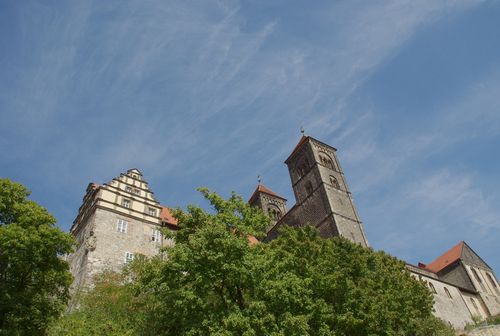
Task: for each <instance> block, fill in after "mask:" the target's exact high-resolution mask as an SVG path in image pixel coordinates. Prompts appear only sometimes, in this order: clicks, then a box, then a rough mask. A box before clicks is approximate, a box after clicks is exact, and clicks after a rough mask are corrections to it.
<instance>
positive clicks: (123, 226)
mask: <svg viewBox="0 0 500 336" xmlns="http://www.w3.org/2000/svg"><path fill="white" fill-rule="evenodd" d="M127 226H128V222H127V221H126V220H123V219H119V220H118V221H117V222H116V231H118V232H120V233H127Z"/></svg>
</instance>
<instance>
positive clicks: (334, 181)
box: [330, 175, 340, 189]
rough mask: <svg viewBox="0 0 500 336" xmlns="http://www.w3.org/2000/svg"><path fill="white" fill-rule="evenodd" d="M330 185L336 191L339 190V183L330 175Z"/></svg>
mask: <svg viewBox="0 0 500 336" xmlns="http://www.w3.org/2000/svg"><path fill="white" fill-rule="evenodd" d="M330 184H331V185H332V186H333V187H334V188H336V189H340V185H339V181H337V179H336V178H335V176H332V175H330Z"/></svg>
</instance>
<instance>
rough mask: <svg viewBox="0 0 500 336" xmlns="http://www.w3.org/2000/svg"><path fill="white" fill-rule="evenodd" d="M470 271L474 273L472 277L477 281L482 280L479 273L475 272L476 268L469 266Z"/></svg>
mask: <svg viewBox="0 0 500 336" xmlns="http://www.w3.org/2000/svg"><path fill="white" fill-rule="evenodd" d="M471 270H472V273H473V274H474V277H475V278H476V280H477V282H479V283H481V282H483V281H482V280H481V278H480V277H479V274H477V272H476V270H475V269H473V268H472V267H471Z"/></svg>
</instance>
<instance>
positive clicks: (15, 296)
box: [0, 179, 74, 335]
mask: <svg viewBox="0 0 500 336" xmlns="http://www.w3.org/2000/svg"><path fill="white" fill-rule="evenodd" d="M29 194H30V192H29V190H27V189H26V188H25V187H24V186H22V185H21V184H18V183H14V182H12V181H10V180H8V179H0V335H42V334H44V333H45V330H46V327H47V325H48V323H49V322H50V321H51V320H52V319H54V318H55V317H57V316H59V314H60V313H61V312H62V310H63V309H64V307H65V304H66V302H67V299H68V288H69V285H70V284H71V280H72V278H71V274H70V273H69V271H68V264H67V262H66V261H64V260H63V259H62V258H61V256H62V255H64V254H66V253H69V252H71V250H72V246H73V243H74V242H73V238H72V237H71V235H69V234H67V233H64V232H62V231H61V230H60V229H59V228H57V227H55V222H56V220H55V218H54V217H53V216H52V215H50V214H49V213H48V212H47V210H46V209H45V208H43V207H41V206H40V205H38V204H36V203H35V202H33V201H30V200H28V199H27V197H28V196H29Z"/></svg>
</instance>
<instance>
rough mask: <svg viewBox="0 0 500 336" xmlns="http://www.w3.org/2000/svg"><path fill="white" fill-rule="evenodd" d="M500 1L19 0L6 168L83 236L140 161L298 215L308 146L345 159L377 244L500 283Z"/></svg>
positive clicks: (159, 188)
mask: <svg viewBox="0 0 500 336" xmlns="http://www.w3.org/2000/svg"><path fill="white" fill-rule="evenodd" d="M499 32H500V2H498V1H473V0H471V1H460V0H457V1H438V0H429V1H424V0H422V1H403V0H397V1H377V2H375V1H336V2H332V1H315V2H310V1H293V2H291V1H272V2H271V1H267V0H266V1H264V0H263V1H246V2H245V1H241V2H240V1H178V2H174V1H155V0H149V1H49V0H46V1H17V0H16V1H8V0H7V1H2V2H1V3H0V74H1V76H0V150H1V152H2V155H1V156H0V175H1V176H2V177H8V178H11V179H13V180H15V181H18V182H21V183H23V184H25V185H26V186H28V187H29V188H30V189H31V190H32V192H33V193H32V198H33V199H34V200H36V201H38V202H39V203H41V204H42V205H44V206H45V207H47V208H48V209H49V211H51V212H52V213H53V214H54V215H55V216H56V217H57V219H58V222H59V225H60V226H61V227H62V228H63V229H65V230H67V229H69V227H70V225H71V222H72V220H73V219H74V217H75V216H76V212H77V209H78V207H79V205H80V204H81V199H82V197H83V194H84V191H85V188H86V186H87V184H88V183H89V182H91V181H95V182H100V183H102V182H107V181H109V180H110V179H112V178H113V177H114V176H116V175H118V174H119V173H120V172H122V171H125V170H126V169H128V168H132V167H137V168H139V169H141V170H142V171H143V173H144V175H145V177H146V179H147V180H148V181H149V182H150V185H151V187H152V189H153V190H154V191H155V194H156V196H157V198H158V200H159V201H160V202H161V203H162V204H165V205H169V206H181V207H183V206H185V205H186V204H189V203H195V204H204V203H203V200H202V199H201V198H200V196H199V195H198V193H197V192H196V191H195V188H196V187H198V186H207V187H209V188H211V189H213V190H215V191H218V192H219V193H221V194H223V195H226V196H227V195H229V193H230V192H231V191H232V190H234V191H236V192H237V193H239V194H242V195H243V196H244V197H248V196H250V194H251V193H252V191H253V189H254V188H255V185H256V182H257V175H259V174H260V175H262V177H263V182H264V184H266V185H267V186H268V187H270V188H271V189H273V190H274V191H276V192H278V193H280V194H282V195H283V196H284V197H286V198H288V200H289V206H292V205H293V203H294V199H293V193H292V190H291V186H290V181H289V176H288V171H287V169H286V166H285V165H284V164H283V161H284V159H285V158H286V157H287V155H288V154H289V153H290V151H291V150H292V148H293V147H294V146H295V144H296V142H297V141H298V140H299V138H300V132H299V129H300V127H301V126H303V127H304V128H305V130H306V134H308V135H311V136H313V137H316V138H318V139H320V140H321V141H323V142H326V143H329V144H331V145H333V146H335V147H336V148H338V150H339V151H338V155H339V158H340V160H341V164H342V165H343V169H344V171H345V173H346V176H347V179H348V182H349V184H350V187H351V189H352V192H353V194H354V199H355V202H356V204H357V207H358V210H359V212H360V216H361V218H362V220H363V222H364V226H365V230H366V232H367V235H368V239H369V242H370V243H371V245H372V246H373V247H374V248H375V249H383V250H385V251H387V252H389V253H391V254H393V255H396V256H398V257H400V258H403V259H405V260H407V261H409V262H412V263H416V262H418V261H423V262H430V261H431V260H432V259H434V258H435V257H437V256H438V255H439V254H441V253H442V252H444V251H445V250H447V249H448V248H450V247H451V246H453V245H455V244H456V243H457V242H459V241H460V240H465V241H467V242H468V243H469V245H470V246H471V247H472V248H473V249H475V250H476V251H477V252H478V253H479V254H480V255H481V256H482V257H483V258H484V259H485V260H486V262H487V263H489V264H490V266H492V267H493V268H495V269H496V271H497V272H500V253H499V247H498V246H499V243H500V191H499V190H500V157H499V154H500V150H499V147H500V38H499Z"/></svg>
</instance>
